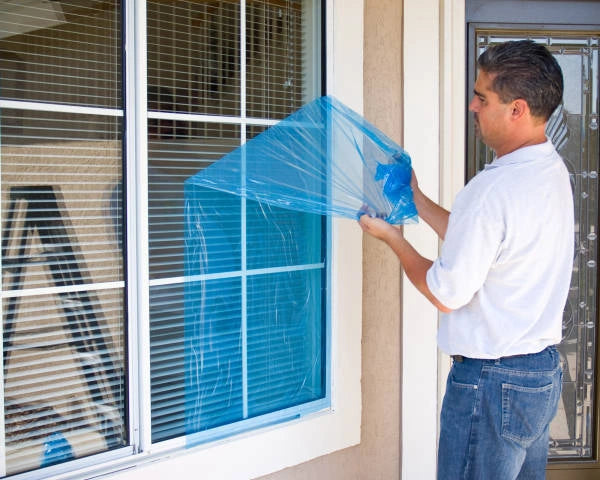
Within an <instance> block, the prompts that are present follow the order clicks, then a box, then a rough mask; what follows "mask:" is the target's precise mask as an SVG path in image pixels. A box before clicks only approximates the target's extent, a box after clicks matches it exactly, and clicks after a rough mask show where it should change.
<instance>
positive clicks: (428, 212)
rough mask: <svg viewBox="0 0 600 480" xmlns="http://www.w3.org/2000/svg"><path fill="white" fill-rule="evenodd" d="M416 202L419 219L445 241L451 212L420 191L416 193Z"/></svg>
mask: <svg viewBox="0 0 600 480" xmlns="http://www.w3.org/2000/svg"><path fill="white" fill-rule="evenodd" d="M414 202H415V206H416V207H417V212H419V217H420V218H422V219H423V220H424V221H425V222H426V223H427V224H428V225H429V226H430V227H431V228H433V230H434V231H435V233H437V234H438V236H439V237H440V238H441V239H442V240H443V239H444V237H445V236H446V230H447V229H448V219H449V217H450V212H449V211H448V210H446V209H445V208H442V207H440V206H439V205H438V204H437V203H435V202H434V201H432V200H431V199H430V198H429V197H427V196H426V195H424V194H423V192H421V191H420V190H415V191H414Z"/></svg>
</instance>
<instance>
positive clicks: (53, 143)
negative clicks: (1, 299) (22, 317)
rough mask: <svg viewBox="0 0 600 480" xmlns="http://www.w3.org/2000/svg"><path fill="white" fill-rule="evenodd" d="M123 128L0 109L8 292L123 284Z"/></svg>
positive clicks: (110, 122) (115, 121) (101, 120)
mask: <svg viewBox="0 0 600 480" xmlns="http://www.w3.org/2000/svg"><path fill="white" fill-rule="evenodd" d="M120 130H121V120H120V119H119V118H118V117H101V116H88V115H75V114H62V113H44V112H31V111H15V110H8V109H4V110H3V111H2V117H1V131H0V138H1V140H2V147H1V148H2V149H1V155H2V157H1V160H2V218H3V221H4V229H3V255H4V258H3V262H2V267H3V268H2V273H3V275H4V280H3V289H4V290H18V289H24V288H40V287H48V286H66V285H73V284H81V283H96V282H113V281H120V280H123V262H122V253H121V244H120V240H119V238H118V236H119V235H120V233H121V212H120V209H119V205H120V203H121V202H120V199H121V188H120V184H121V170H122V166H121V164H122V158H121V141H120V135H121V134H120ZM23 249H24V250H23ZM49 274H51V275H52V277H51V278H50V279H49V278H48V275H49Z"/></svg>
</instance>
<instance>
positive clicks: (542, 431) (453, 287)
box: [360, 41, 574, 480]
mask: <svg viewBox="0 0 600 480" xmlns="http://www.w3.org/2000/svg"><path fill="white" fill-rule="evenodd" d="M478 66H479V74H478V77H477V81H476V83H475V89H474V96H473V99H472V100H471V103H470V105H469V110H470V111H472V112H473V114H474V116H475V125H476V130H477V133H478V135H479V136H480V138H481V139H482V140H483V142H484V143H485V144H486V145H488V146H489V147H490V148H492V149H493V150H494V152H495V154H496V157H495V159H494V161H493V162H492V163H491V164H490V165H487V166H486V168H485V169H484V170H483V171H482V172H480V173H479V174H478V175H476V176H475V177H474V178H473V179H472V180H471V181H470V182H469V183H468V184H467V185H466V186H465V188H464V189H463V190H462V191H461V192H460V193H459V194H458V196H457V198H456V200H455V203H454V205H453V207H452V213H449V212H448V211H446V210H444V209H443V208H441V207H440V206H438V205H436V204H435V203H434V202H432V201H431V200H430V199H428V198H427V197H426V196H425V195H424V194H423V193H422V192H421V190H420V189H419V186H418V183H417V180H416V178H415V175H414V172H413V177H412V181H411V186H412V188H413V193H414V200H415V204H416V206H417V210H418V212H419V215H420V217H421V218H422V219H423V220H425V222H427V223H428V224H429V225H430V226H431V227H432V228H433V229H434V230H435V231H436V232H437V234H438V235H439V236H440V238H442V239H443V240H444V243H443V246H442V250H441V254H440V256H439V258H438V259H437V260H435V262H432V261H430V260H427V259H425V258H423V257H422V256H421V255H420V254H419V253H417V251H416V250H415V249H414V248H413V247H412V246H411V245H410V244H409V243H408V242H407V241H406V240H405V239H404V237H403V235H402V231H401V230H400V229H398V228H396V227H393V226H391V225H389V224H387V223H386V222H384V221H383V220H381V219H378V218H370V217H369V216H367V215H363V216H362V217H361V218H360V225H361V227H362V228H363V230H364V231H365V232H367V233H369V234H371V235H374V236H375V237H376V238H379V239H381V240H383V241H385V242H386V243H387V244H388V245H389V246H390V247H391V248H392V249H393V251H394V252H395V253H396V254H397V256H398V258H399V259H400V262H401V263H402V266H403V268H404V271H405V273H406V275H407V276H408V278H409V279H410V280H411V282H412V283H414V285H415V286H416V287H417V288H418V289H419V291H420V292H421V293H423V294H424V295H425V296H426V297H427V298H428V299H429V300H430V301H431V302H432V303H433V304H434V305H435V306H436V307H437V308H438V309H439V310H440V311H441V312H443V313H442V316H441V319H440V326H439V331H438V345H439V347H440V349H441V350H443V351H444V352H446V353H447V354H449V355H451V356H452V358H453V363H452V368H451V371H450V374H449V377H448V381H447V386H446V394H445V397H444V403H443V406H442V413H441V421H440V425H441V432H440V441H439V450H438V478H439V479H440V480H453V479H485V480H493V479H498V480H511V479H519V480H524V479H528V480H529V479H543V478H545V466H546V461H547V452H548V432H549V423H550V421H551V420H552V418H553V417H554V415H555V413H556V409H557V404H558V400H559V397H560V391H561V380H562V371H561V367H560V363H559V356H558V352H557V350H556V348H555V345H556V344H558V343H559V342H560V340H561V333H562V312H563V308H564V305H565V302H566V299H567V294H568V290H569V284H570V278H571V269H572V252H573V248H574V246H573V237H574V221H573V199H572V192H571V187H570V182H569V175H568V172H567V169H566V167H565V165H564V163H563V162H562V160H561V158H560V156H559V155H558V154H557V153H556V151H555V149H554V147H553V145H552V143H551V142H550V141H549V140H548V139H547V138H546V136H545V127H546V122H547V120H548V118H549V116H550V115H551V113H552V112H553V111H554V109H555V108H556V107H557V106H558V105H559V103H560V102H561V100H562V94H563V79H562V72H561V70H560V67H559V65H558V63H557V62H556V60H555V59H554V58H553V57H552V55H551V54H550V53H549V52H548V50H547V49H546V48H545V47H543V46H541V45H538V44H535V43H534V42H530V41H517V42H507V43H503V44H500V45H496V46H493V47H490V48H489V49H488V50H487V51H485V52H484V53H483V54H482V55H481V56H480V57H479V59H478ZM409 321H411V320H410V319H409ZM412 321H415V319H412Z"/></svg>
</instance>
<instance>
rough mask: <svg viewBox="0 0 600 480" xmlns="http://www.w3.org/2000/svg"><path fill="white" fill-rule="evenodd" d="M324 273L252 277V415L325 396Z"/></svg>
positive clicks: (249, 398)
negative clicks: (322, 319) (322, 292)
mask: <svg viewBox="0 0 600 480" xmlns="http://www.w3.org/2000/svg"><path fill="white" fill-rule="evenodd" d="M322 274H323V272H322V270H321V269H310V270H302V271H293V272H285V273H277V274H269V275H256V276H251V277H249V278H248V389H249V392H248V410H249V416H254V415H259V414H263V413H268V412H272V411H274V410H281V409H283V408H287V407H290V406H293V405H298V404H301V403H304V402H308V401H311V400H316V399H318V398H322V397H323V396H324V395H325V385H324V381H325V372H324V368H325V362H324V361H323V355H322V354H323V352H322V348H323V338H324V332H323V327H322V325H323V323H322V322H321V321H320V319H321V317H322V315H323V312H322V303H321V299H322V295H321V288H322V277H323V275H322Z"/></svg>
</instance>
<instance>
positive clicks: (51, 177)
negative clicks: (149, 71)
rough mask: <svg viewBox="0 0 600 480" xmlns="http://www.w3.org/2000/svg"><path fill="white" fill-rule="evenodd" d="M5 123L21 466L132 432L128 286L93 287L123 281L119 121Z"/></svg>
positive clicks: (27, 118)
mask: <svg viewBox="0 0 600 480" xmlns="http://www.w3.org/2000/svg"><path fill="white" fill-rule="evenodd" d="M0 120H1V124H0V125H1V127H0V144H1V148H0V161H1V163H2V172H1V192H2V197H1V206H2V210H1V220H2V292H3V295H4V299H3V302H2V314H3V351H4V398H5V404H4V415H5V422H6V463H7V471H8V472H9V473H16V472H21V471H25V470H30V469H34V468H39V467H42V466H47V465H50V464H53V463H57V462H61V461H66V460H69V459H71V458H76V457H80V456H85V455H89V454H91V453H97V452H101V451H105V450H107V449H111V448H115V447H120V446H123V445H125V444H126V443H127V441H128V439H127V431H126V428H125V416H126V412H125V405H126V403H127V402H126V397H125V322H124V307H123V289H122V287H120V288H119V287H115V286H114V285H106V286H105V287H104V289H102V290H98V288H97V287H96V285H98V284H102V283H105V284H106V282H122V281H123V272H124V269H123V255H122V241H121V235H122V228H121V222H122V214H121V204H122V193H121V190H122V189H121V177H122V153H121V119H120V118H119V117H112V116H110V117H109V116H96V115H84V114H72V113H55V112H35V111H22V110H11V109H3V110H2V115H1V117H0ZM32 289H35V290H32ZM38 289H44V290H42V291H40V290H38Z"/></svg>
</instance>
